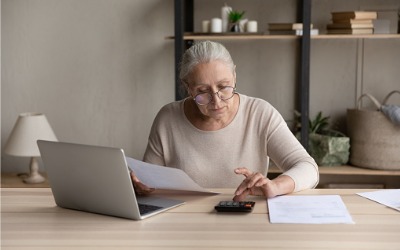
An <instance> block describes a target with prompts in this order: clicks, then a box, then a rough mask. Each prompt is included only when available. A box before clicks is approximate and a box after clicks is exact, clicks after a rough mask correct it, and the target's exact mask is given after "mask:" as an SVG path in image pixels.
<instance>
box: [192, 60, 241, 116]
mask: <svg viewBox="0 0 400 250" xmlns="http://www.w3.org/2000/svg"><path fill="white" fill-rule="evenodd" d="M187 84H188V92H189V95H190V96H191V97H192V98H194V97H195V96H196V95H198V94H202V93H209V94H211V100H210V103H208V104H206V105H199V104H198V103H196V104H197V107H198V108H199V110H200V112H201V113H202V114H203V115H204V116H207V117H209V118H213V119H216V120H218V119H223V118H224V117H226V116H227V115H230V114H231V112H233V111H234V98H230V99H228V100H221V99H220V97H219V96H218V95H217V94H216V92H217V91H220V90H221V89H223V88H224V87H235V84H236V74H235V72H234V71H232V69H231V68H230V67H228V66H227V65H226V64H225V63H224V62H221V61H218V60H216V61H211V62H209V63H201V64H199V65H197V66H196V67H195V68H194V69H193V71H192V73H191V74H190V75H189V78H188V83H187ZM227 89H228V88H227ZM222 91H224V90H222ZM222 91H221V92H220V93H222ZM221 96H222V95H221Z"/></svg>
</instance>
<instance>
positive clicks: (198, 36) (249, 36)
mask: <svg viewBox="0 0 400 250" xmlns="http://www.w3.org/2000/svg"><path fill="white" fill-rule="evenodd" d="M300 37H301V36H295V35H269V34H263V33H236V34H235V33H215V34H212V33H185V34H184V36H183V40H275V39H298V38H300ZM360 38H361V39H396V38H397V39H400V34H372V35H336V34H335V35H328V34H321V35H312V36H311V39H360ZM165 39H175V37H174V36H168V37H166V38H165Z"/></svg>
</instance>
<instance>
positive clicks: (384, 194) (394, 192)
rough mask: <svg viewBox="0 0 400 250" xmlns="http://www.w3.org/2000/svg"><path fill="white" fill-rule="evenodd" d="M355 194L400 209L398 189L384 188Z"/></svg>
mask: <svg viewBox="0 0 400 250" xmlns="http://www.w3.org/2000/svg"><path fill="white" fill-rule="evenodd" d="M357 194H358V195H360V196H362V197H364V198H367V199H370V200H373V201H375V202H378V203H380V204H383V205H385V206H388V207H390V208H393V209H396V210H397V211H400V189H385V190H379V191H372V192H363V193H357Z"/></svg>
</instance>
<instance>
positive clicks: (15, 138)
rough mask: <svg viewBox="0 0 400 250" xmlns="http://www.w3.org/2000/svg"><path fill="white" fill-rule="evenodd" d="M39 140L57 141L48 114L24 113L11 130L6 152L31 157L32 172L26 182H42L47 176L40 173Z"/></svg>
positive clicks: (5, 148)
mask: <svg viewBox="0 0 400 250" xmlns="http://www.w3.org/2000/svg"><path fill="white" fill-rule="evenodd" d="M37 140H48V141H57V138H56V136H55V134H54V132H53V130H52V129H51V127H50V124H49V122H48V121H47V119H46V116H45V115H44V114H41V113H22V114H20V115H19V116H18V119H17V122H16V123H15V125H14V128H13V130H12V131H11V134H10V137H9V138H8V141H7V143H6V145H5V147H4V153H6V154H8V155H13V156H22V157H31V161H30V173H29V175H28V177H26V178H25V179H24V182H25V183H30V184H31V183H41V182H44V180H45V178H44V177H43V176H42V175H40V173H39V163H38V160H37V157H40V152H39V148H38V146H37V143H36V141H37Z"/></svg>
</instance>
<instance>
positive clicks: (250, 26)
mask: <svg viewBox="0 0 400 250" xmlns="http://www.w3.org/2000/svg"><path fill="white" fill-rule="evenodd" d="M246 31H247V32H254V33H255V32H257V21H248V22H247V25H246Z"/></svg>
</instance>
